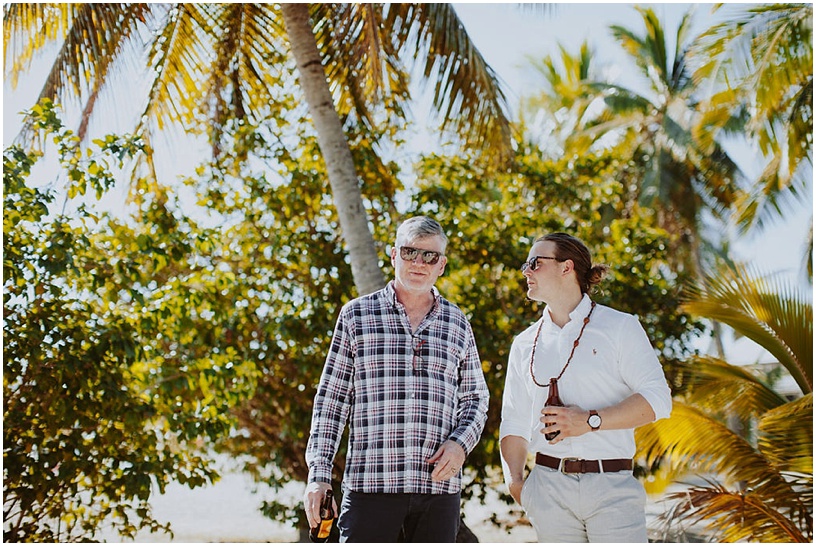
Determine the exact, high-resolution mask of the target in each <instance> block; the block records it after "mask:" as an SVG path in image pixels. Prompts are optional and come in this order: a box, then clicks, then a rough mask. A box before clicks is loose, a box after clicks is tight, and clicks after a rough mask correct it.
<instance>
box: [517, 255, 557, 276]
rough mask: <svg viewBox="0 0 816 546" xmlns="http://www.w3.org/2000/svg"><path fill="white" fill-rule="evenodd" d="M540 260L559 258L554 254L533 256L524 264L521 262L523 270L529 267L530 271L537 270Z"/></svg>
mask: <svg viewBox="0 0 816 546" xmlns="http://www.w3.org/2000/svg"><path fill="white" fill-rule="evenodd" d="M538 260H555V261H556V262H557V261H559V260H558V258H554V257H552V256H533V257H532V258H530V259H529V260H527V261H526V262H524V263H523V264H521V268H520V269H521V272H522V273H524V272H525V271H527V270H528V269H529V270H530V271H536V270H537V269H538Z"/></svg>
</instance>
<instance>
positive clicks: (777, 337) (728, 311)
mask: <svg viewBox="0 0 816 546" xmlns="http://www.w3.org/2000/svg"><path fill="white" fill-rule="evenodd" d="M684 308H685V309H686V310H687V311H688V312H690V313H693V314H696V315H698V316H704V317H708V318H710V319H712V320H717V321H720V322H722V323H724V324H727V325H728V326H730V327H732V328H733V329H734V330H735V331H737V332H738V333H739V334H741V335H744V336H746V337H748V338H750V339H752V340H753V341H754V342H756V343H757V344H759V345H760V346H762V347H764V348H765V349H766V350H767V351H768V352H770V353H771V354H772V355H773V356H774V357H776V358H777V360H778V361H779V362H780V364H782V365H783V366H784V367H785V368H786V369H787V370H788V372H789V373H790V374H791V376H793V378H794V379H795V380H796V382H797V384H798V385H799V387H800V388H801V389H802V392H803V393H809V392H812V390H813V306H812V304H811V302H810V298H809V296H808V295H807V294H802V293H799V291H798V290H797V289H795V288H793V287H791V286H789V285H787V284H785V283H782V282H778V283H774V281H773V280H772V279H768V278H764V277H761V276H759V275H758V274H756V273H755V272H754V271H753V270H751V269H749V268H747V267H745V266H741V265H736V266H734V267H730V268H726V269H723V270H722V271H720V272H718V274H717V275H716V276H708V277H707V278H706V284H705V286H702V287H698V288H697V289H696V290H694V291H692V295H691V297H690V300H689V301H688V302H687V303H686V304H685V305H684Z"/></svg>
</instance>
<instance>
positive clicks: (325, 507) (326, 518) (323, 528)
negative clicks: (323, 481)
mask: <svg viewBox="0 0 816 546" xmlns="http://www.w3.org/2000/svg"><path fill="white" fill-rule="evenodd" d="M333 499H334V497H333V495H332V490H331V489H329V490H328V491H326V494H325V495H324V496H323V500H322V501H321V502H320V523H319V524H318V526H317V527H312V528H311V529H309V540H311V541H312V542H327V541H328V540H329V535H330V534H331V529H332V524H333V523H334V507H333V506H332V501H333Z"/></svg>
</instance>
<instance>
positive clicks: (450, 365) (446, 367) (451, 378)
mask: <svg viewBox="0 0 816 546" xmlns="http://www.w3.org/2000/svg"><path fill="white" fill-rule="evenodd" d="M422 349H423V350H422V355H421V356H422V360H423V362H422V367H423V368H424V371H425V373H426V374H427V375H428V377H429V378H430V379H433V380H437V381H443V382H444V383H446V384H450V385H456V384H458V382H459V362H460V361H461V354H462V350H461V348H459V347H458V346H456V345H454V344H452V343H446V342H445V341H443V340H436V339H434V340H428V341H427V342H426V343H424V344H423V347H422Z"/></svg>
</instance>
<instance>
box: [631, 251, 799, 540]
mask: <svg viewBox="0 0 816 546" xmlns="http://www.w3.org/2000/svg"><path fill="white" fill-rule="evenodd" d="M685 308H686V309H687V310H688V311H689V312H692V313H694V314H697V315H698V316H701V317H706V318H711V319H714V320H718V321H721V322H723V323H726V324H728V325H729V326H731V327H732V328H734V330H735V331H736V332H737V333H738V334H741V335H744V336H746V337H749V338H750V339H752V340H753V341H755V342H756V343H758V344H759V345H760V346H762V347H764V348H765V349H766V350H767V351H768V352H770V353H771V354H772V355H773V356H774V357H776V358H777V359H778V361H779V362H780V363H781V365H782V366H783V367H784V369H785V370H787V371H788V372H789V373H790V375H791V376H792V377H793V378H794V379H795V381H796V384H797V385H798V386H799V388H800V389H801V391H802V393H801V395H800V396H799V397H798V398H796V399H794V400H792V401H789V399H788V398H787V397H786V396H785V395H783V394H782V393H780V392H779V391H778V390H776V389H775V388H774V386H773V382H772V381H771V378H769V377H763V376H762V375H761V374H759V373H755V372H752V371H751V370H750V369H748V368H746V367H743V366H734V365H731V364H729V363H728V362H725V361H723V360H721V359H718V358H711V357H703V358H694V359H692V360H690V361H688V362H687V363H686V364H685V366H684V367H683V370H682V371H683V372H684V373H686V374H688V377H689V379H688V383H687V385H688V389H687V391H686V392H685V393H684V394H683V395H682V396H681V397H680V398H678V399H676V400H675V403H674V409H673V411H672V416H671V418H669V419H665V420H662V421H658V422H656V423H653V424H651V425H649V426H646V427H642V428H640V429H638V430H637V440H638V446H639V456H642V457H643V458H644V460H645V462H646V464H647V465H652V464H655V463H656V462H659V463H660V469H661V470H660V471H661V472H662V473H663V474H664V476H663V477H664V479H667V480H669V479H682V478H683V477H684V476H687V475H690V474H691V475H693V474H702V475H713V476H714V477H709V478H706V479H705V480H704V484H703V485H694V486H691V487H689V488H688V489H687V490H686V491H683V492H680V493H675V494H671V495H669V496H668V500H669V501H672V502H676V503H677V504H675V506H674V508H673V509H672V510H671V511H670V513H669V515H668V517H667V519H668V521H669V524H671V523H672V522H673V520H680V521H684V522H690V523H696V522H700V523H703V524H705V525H706V527H707V530H708V531H709V532H711V533H713V534H714V538H715V539H716V540H718V541H727V542H732V541H750V542H755V541H760V542H812V540H813V515H812V506H813V391H812V388H813V307H812V303H811V300H810V295H809V294H805V293H800V292H799V291H797V290H796V289H795V288H790V287H788V286H787V285H786V284H784V283H782V282H774V281H773V280H770V279H767V278H763V277H761V276H759V275H758V274H756V273H755V272H754V271H752V270H749V269H747V268H745V267H742V266H734V267H733V268H723V269H722V272H721V273H720V274H718V275H717V276H716V277H708V278H707V279H706V282H705V284H704V285H702V287H701V288H699V289H698V290H696V291H695V292H694V293H693V295H692V297H691V299H690V300H689V301H688V302H687V304H686V305H685ZM729 419H730V420H732V421H734V420H736V421H737V422H740V423H744V424H745V425H746V426H745V427H744V428H745V430H746V431H747V432H745V433H744V434H739V433H738V432H735V431H734V430H732V429H731V428H729V427H728V426H727V425H726V422H727V421H728V420H729Z"/></svg>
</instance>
